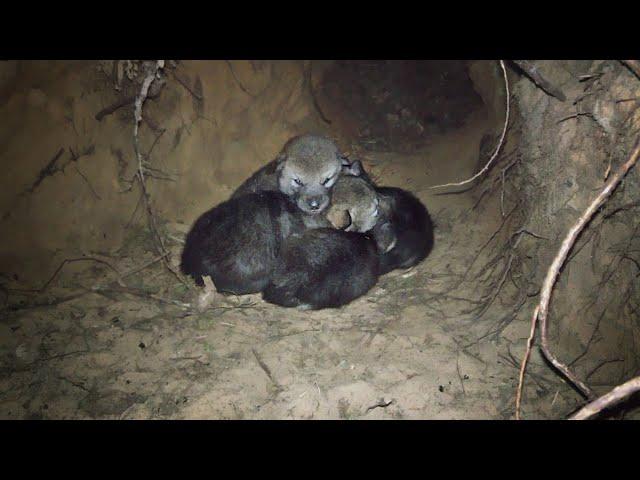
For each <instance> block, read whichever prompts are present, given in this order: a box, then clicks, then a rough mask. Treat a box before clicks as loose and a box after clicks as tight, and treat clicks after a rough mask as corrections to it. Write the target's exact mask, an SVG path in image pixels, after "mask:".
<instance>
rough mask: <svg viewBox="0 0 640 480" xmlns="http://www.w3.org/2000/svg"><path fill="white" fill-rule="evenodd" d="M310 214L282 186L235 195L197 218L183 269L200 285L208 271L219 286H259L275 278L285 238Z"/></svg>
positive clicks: (234, 289)
mask: <svg viewBox="0 0 640 480" xmlns="http://www.w3.org/2000/svg"><path fill="white" fill-rule="evenodd" d="M307 220H308V219H307V216H306V215H304V214H303V213H302V212H301V211H300V209H299V208H297V207H296V205H295V204H293V203H292V202H291V201H290V200H289V199H288V198H287V196H285V195H283V194H282V193H280V192H260V193H253V194H248V195H245V196H242V197H238V198H232V199H231V200H228V201H226V202H224V203H221V204H220V205H218V206H217V207H215V208H213V209H211V210H209V211H208V212H206V213H204V214H203V215H202V216H201V217H200V218H199V219H198V220H197V221H196V222H195V224H194V225H193V227H192V228H191V231H190V232H189V233H188V235H187V238H186V242H185V246H184V250H183V252H182V263H181V269H182V271H183V272H184V273H185V274H188V275H191V276H192V277H193V278H194V279H195V281H196V283H197V284H198V285H203V281H202V278H201V276H206V275H210V276H211V279H212V280H213V283H214V284H215V286H216V289H217V290H218V291H220V292H229V293H235V294H238V295H242V294H247V293H256V292H259V291H261V290H262V289H263V288H264V287H265V286H266V285H267V283H268V282H269V280H270V278H271V274H272V272H273V270H274V268H275V266H276V258H277V256H278V253H279V249H280V247H281V245H282V243H283V241H284V240H285V239H286V238H287V237H288V236H289V235H292V234H301V233H302V232H304V230H305V229H306V228H307V226H309V225H306V224H305V222H307ZM314 221H315V219H314ZM313 226H315V225H313Z"/></svg>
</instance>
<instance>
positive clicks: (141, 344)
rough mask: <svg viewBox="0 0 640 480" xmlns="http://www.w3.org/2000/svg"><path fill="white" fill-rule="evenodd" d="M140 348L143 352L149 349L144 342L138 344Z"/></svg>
mask: <svg viewBox="0 0 640 480" xmlns="http://www.w3.org/2000/svg"><path fill="white" fill-rule="evenodd" d="M138 346H139V347H140V348H141V349H143V350H144V349H145V348H146V347H147V346H146V345H145V344H144V342H140V343H139V344H138Z"/></svg>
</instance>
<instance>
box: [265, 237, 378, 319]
mask: <svg viewBox="0 0 640 480" xmlns="http://www.w3.org/2000/svg"><path fill="white" fill-rule="evenodd" d="M378 258H379V257H378V254H377V251H376V245H375V243H374V241H373V240H372V239H371V238H370V237H369V236H368V235H365V234H362V233H355V232H344V231H340V230H333V229H329V228H322V229H316V230H308V231H306V232H305V233H304V234H302V235H295V236H291V237H289V238H288V239H287V240H286V241H285V242H284V244H283V246H282V250H281V255H280V260H279V263H278V266H277V268H276V270H275V272H274V274H273V277H272V281H271V282H270V283H269V285H268V286H267V287H266V289H265V290H264V292H263V295H262V296H263V298H264V299H265V300H266V301H267V302H270V303H275V304H277V305H282V306H285V307H300V308H302V309H320V308H328V307H329V308H330V307H334V308H335V307H340V306H342V305H345V304H347V303H349V302H351V301H353V300H355V299H356V298H358V297H360V296H362V295H364V294H365V293H367V292H368V291H369V290H370V289H371V287H373V286H374V285H375V284H376V281H377V279H378V262H379V260H378Z"/></svg>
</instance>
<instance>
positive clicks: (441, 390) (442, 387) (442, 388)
mask: <svg viewBox="0 0 640 480" xmlns="http://www.w3.org/2000/svg"><path fill="white" fill-rule="evenodd" d="M438 390H439V391H440V393H442V392H444V386H442V385H440V386H439V387H438Z"/></svg>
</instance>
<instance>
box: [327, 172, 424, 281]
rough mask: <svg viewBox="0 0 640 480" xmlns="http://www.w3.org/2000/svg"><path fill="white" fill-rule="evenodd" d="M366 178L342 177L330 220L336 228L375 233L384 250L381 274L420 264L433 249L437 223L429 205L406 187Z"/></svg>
mask: <svg viewBox="0 0 640 480" xmlns="http://www.w3.org/2000/svg"><path fill="white" fill-rule="evenodd" d="M365 178H368V177H366V176H364V175H361V176H360V177H350V176H344V177H341V178H340V180H339V182H338V184H337V185H336V188H335V191H334V193H333V199H332V204H331V207H330V208H329V211H328V212H327V218H328V220H329V221H330V222H331V224H332V225H333V226H334V227H336V228H342V229H345V230H351V231H357V232H366V231H370V232H371V234H372V235H373V237H374V239H375V241H376V244H377V247H378V251H379V253H380V275H383V274H385V273H388V272H390V271H391V270H395V269H397V268H409V267H412V266H414V265H416V264H418V263H419V262H421V261H422V260H424V259H425V258H426V257H427V255H428V254H429V253H430V252H431V249H432V248H433V223H432V221H431V217H430V216H429V212H428V211H427V209H426V207H425V206H424V205H423V204H422V202H420V200H418V199H417V198H416V197H415V196H414V195H412V194H411V193H409V192H407V191H406V190H402V189H400V188H395V187H376V186H375V185H373V183H372V182H371V181H370V180H369V181H367V180H365Z"/></svg>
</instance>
